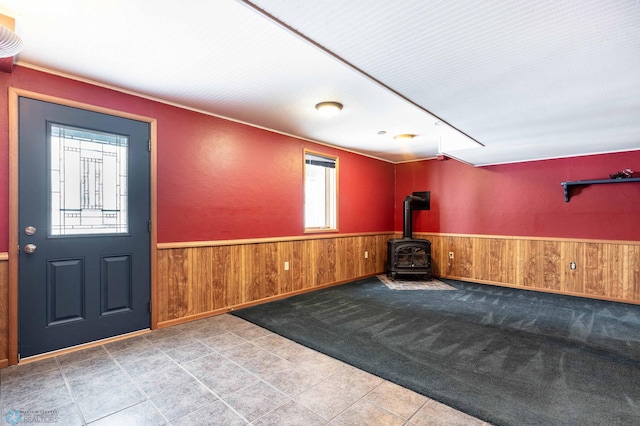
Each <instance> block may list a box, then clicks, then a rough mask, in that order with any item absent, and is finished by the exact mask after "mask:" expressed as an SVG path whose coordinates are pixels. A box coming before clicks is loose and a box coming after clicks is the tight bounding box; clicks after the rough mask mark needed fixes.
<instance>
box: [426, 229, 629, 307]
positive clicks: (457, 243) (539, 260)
mask: <svg viewBox="0 0 640 426" xmlns="http://www.w3.org/2000/svg"><path fill="white" fill-rule="evenodd" d="M414 237H415V238H426V239H428V240H430V241H431V253H432V268H433V273H434V275H437V276H440V277H443V278H452V279H460V280H467V281H472V282H478V283H485V284H495V285H502V286H508V287H516V288H524V289H528V290H538V291H546V292H553V293H562V294H567V295H572V296H583V297H591V298H597V299H604V300H613V301H618V302H626V303H635V304H640V241H603V240H579V239H560V238H533V237H510V236H487V235H458V234H435V233H414ZM450 252H453V256H454V257H453V260H449V253H450ZM572 262H574V263H575V264H576V269H574V270H572V269H571V268H570V264H571V263H572Z"/></svg>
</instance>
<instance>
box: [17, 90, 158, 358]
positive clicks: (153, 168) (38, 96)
mask: <svg viewBox="0 0 640 426" xmlns="http://www.w3.org/2000/svg"><path fill="white" fill-rule="evenodd" d="M20 97H24V98H30V99H35V100H39V101H44V102H49V103H53V104H58V105H63V106H68V107H73V108H79V109H84V110H88V111H93V112H98V113H103V114H109V115H114V116H117V117H122V118H128V119H131V120H136V121H142V122H146V123H149V128H150V134H151V141H150V149H151V152H150V163H151V164H150V173H151V176H150V178H151V179H150V188H149V190H150V196H151V206H150V208H151V241H150V247H149V254H150V263H151V265H150V267H151V270H150V274H151V283H150V285H151V329H156V328H157V327H158V309H157V307H158V303H157V301H158V286H157V251H156V246H157V223H158V220H157V218H158V212H157V176H158V163H157V149H156V147H157V128H158V126H157V124H158V123H157V119H155V118H151V117H145V116H142V115H137V114H132V113H128V112H123V111H117V110H113V109H109V108H103V107H99V106H96V105H90V104H85V103H82V102H76V101H72V100H69V99H63V98H58V97H54V96H49V95H44V94H42V93H37V92H31V91H28V90H23V89H17V88H14V87H10V88H9V283H8V287H9V288H8V290H9V300H8V304H9V306H8V308H7V309H8V317H9V318H8V324H7V325H8V338H9V340H8V347H7V355H8V358H9V365H13V364H17V363H18V350H19V347H18V334H19V332H18V330H19V329H18V327H19V324H18V315H19V312H18V267H19V265H18V258H19V256H18V255H19V253H18V234H19V232H20V230H19V229H18V176H19V174H18V167H19V166H18V144H19V139H18V137H19V135H18V113H19V111H18V110H19V107H18V100H19V98H20Z"/></svg>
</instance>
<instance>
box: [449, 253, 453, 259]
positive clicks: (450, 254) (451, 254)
mask: <svg viewBox="0 0 640 426" xmlns="http://www.w3.org/2000/svg"><path fill="white" fill-rule="evenodd" d="M449 259H453V252H452V251H450V252H449Z"/></svg>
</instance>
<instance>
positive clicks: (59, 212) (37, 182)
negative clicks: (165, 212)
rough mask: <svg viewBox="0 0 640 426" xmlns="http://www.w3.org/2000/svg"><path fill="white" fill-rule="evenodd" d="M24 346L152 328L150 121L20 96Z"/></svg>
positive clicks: (24, 351)
mask: <svg viewBox="0 0 640 426" xmlns="http://www.w3.org/2000/svg"><path fill="white" fill-rule="evenodd" d="M18 131H19V194H18V197H19V207H18V208H19V215H18V216H19V230H18V232H19V234H20V236H19V239H18V241H19V245H20V255H19V261H18V264H19V267H18V268H19V273H18V298H19V304H18V305H19V351H20V356H21V357H27V356H32V355H36V354H40V353H44V352H49V351H53V350H57V349H61V348H66V347H69V346H74V345H78V344H82V343H87V342H91V341H95V340H99V339H103V338H107V337H112V336H116V335H120V334H124V333H128V332H132V331H136V330H141V329H145V328H149V327H150V310H149V300H150V232H149V219H150V171H149V170H150V155H149V150H148V146H149V145H148V144H149V138H150V128H149V123H145V122H141V121H136V120H131V119H127V118H122V117H116V116H113V115H107V114H103V113H98V112H93V111H87V110H83V109H78V108H73V107H68V106H63V105H58V104H53V103H49V102H44V101H40V100H34V99H30V98H25V97H21V98H19V127H18Z"/></svg>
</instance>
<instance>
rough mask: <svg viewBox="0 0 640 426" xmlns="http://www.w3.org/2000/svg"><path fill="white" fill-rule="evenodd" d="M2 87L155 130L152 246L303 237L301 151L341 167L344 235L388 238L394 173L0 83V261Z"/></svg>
mask: <svg viewBox="0 0 640 426" xmlns="http://www.w3.org/2000/svg"><path fill="white" fill-rule="evenodd" d="M8 87H16V88H20V89H25V90H30V91H34V92H39V93H42V94H46V95H52V96H57V97H60V98H65V99H70V100H74V101H79V102H84V103H88V104H93V105H98V106H101V107H106V108H112V109H116V110H121V111H126V112H130V113H134V114H139V115H144V116H148V117H154V118H156V119H157V120H158V241H159V242H178V241H208V240H219V239H242V238H260V237H282V236H296V235H302V234H303V194H304V192H303V157H304V154H303V150H304V148H310V149H313V150H315V151H319V152H325V153H328V154H331V155H337V156H338V157H339V164H340V165H339V197H340V198H339V207H340V214H339V218H338V221H339V222H338V225H339V229H340V232H341V233H352V232H386V231H392V230H393V214H394V213H393V210H392V209H391V208H390V206H391V205H392V204H393V197H394V166H393V165H392V164H389V163H386V162H383V161H378V160H374V159H371V158H367V157H363V156H359V155H355V154H352V153H349V152H346V151H341V150H337V149H332V148H327V147H324V146H321V145H317V144H313V143H310V142H306V141H302V140H299V139H295V138H291V137H287V136H283V135H279V134H276V133H273V132H269V131H265V130H261V129H257V128H253V127H250V126H246V125H242V124H238V123H235V122H231V121H228V120H223V119H218V118H215V117H211V116H207V115H204V114H199V113H196V112H192V111H188V110H184V109H180V108H176V107H172V106H168V105H165V104H162V103H158V102H153V101H149V100H146V99H143V98H139V97H136V96H131V95H126V94H123V93H120V92H117V91H114V90H109V89H104V88H100V87H96V86H93V85H90V84H85V83H81V82H77V81H74V80H69V79H66V78H61V77H57V76H53V75H50V74H46V73H42V72H39V71H35V70H31V69H28V68H22V67H16V68H15V70H14V72H13V73H12V74H6V73H0V91H1V92H2V95H1V96H0V111H1V112H2V116H1V117H0V252H3V251H7V245H8V234H7V232H8V229H7V228H8V218H7V216H8V118H7V114H8V106H7V92H8Z"/></svg>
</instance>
